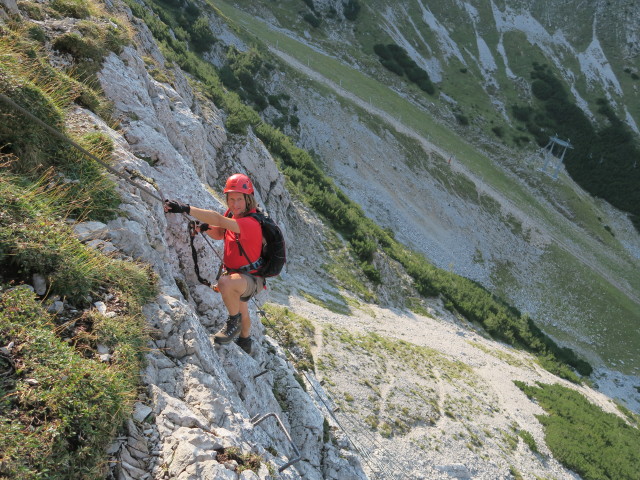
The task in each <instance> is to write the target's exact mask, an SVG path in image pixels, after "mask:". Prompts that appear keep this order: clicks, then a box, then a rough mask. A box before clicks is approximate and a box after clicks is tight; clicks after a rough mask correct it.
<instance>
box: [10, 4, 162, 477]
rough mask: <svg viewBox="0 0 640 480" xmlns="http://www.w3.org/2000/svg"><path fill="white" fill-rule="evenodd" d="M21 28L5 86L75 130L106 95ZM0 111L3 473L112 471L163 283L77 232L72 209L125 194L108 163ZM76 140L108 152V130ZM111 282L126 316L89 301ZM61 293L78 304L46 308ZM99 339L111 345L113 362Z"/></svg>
mask: <svg viewBox="0 0 640 480" xmlns="http://www.w3.org/2000/svg"><path fill="white" fill-rule="evenodd" d="M76 6H78V7H83V5H81V4H80V3H78V4H77V5H76ZM17 28H18V30H15V31H14V30H11V29H10V28H6V29H3V31H2V33H1V34H0V46H1V47H2V52H3V54H2V55H1V56H0V91H2V93H4V94H5V95H7V96H9V97H10V98H12V99H13V100H14V101H16V102H18V103H19V104H21V105H24V106H26V107H28V108H29V110H30V111H32V112H33V113H34V114H36V115H37V116H38V117H39V118H41V119H43V120H45V121H47V122H48V123H49V124H51V125H53V126H54V127H56V128H58V129H60V130H61V131H63V132H64V133H65V134H67V135H71V136H73V135H74V132H69V131H66V130H65V128H64V124H65V116H66V109H67V108H68V107H69V106H71V105H72V104H73V102H74V100H75V101H76V102H79V103H82V102H86V101H89V100H90V101H91V103H92V105H93V106H94V107H99V106H100V105H102V104H103V103H104V99H101V98H100V97H99V94H98V93H97V92H95V91H94V90H92V89H91V88H90V87H87V86H86V85H84V84H82V83H80V82H78V81H76V80H74V79H73V78H71V77H70V76H68V75H66V74H64V73H62V72H60V71H58V70H56V69H54V68H52V67H51V66H50V65H48V63H47V61H46V55H44V52H43V50H41V48H42V46H41V45H40V44H39V43H34V42H33V40H29V37H28V36H27V37H25V36H24V34H25V31H28V29H27V30H21V29H20V28H21V25H17ZM0 119H1V121H0V145H2V152H1V153H0V165H1V170H0V206H1V208H0V272H1V274H0V275H1V277H0V346H2V347H3V349H6V350H3V353H2V354H1V355H0V372H1V375H0V477H1V478H20V479H25V480H31V479H34V480H35V479H40V478H48V479H52V480H58V479H59V480H63V479H65V480H66V479H71V478H73V479H85V478H87V479H88V478H104V477H105V475H106V473H107V472H106V461H107V455H106V447H107V446H108V444H109V443H110V442H111V441H112V439H113V437H114V436H115V435H116V433H117V432H118V431H119V429H121V428H122V425H123V422H124V420H125V419H126V418H127V417H128V416H129V415H130V412H131V407H132V405H133V402H134V401H135V399H136V398H137V393H138V385H139V372H140V370H141V369H142V367H143V359H144V352H145V348H146V343H147V341H148V337H147V334H146V328H145V322H144V317H143V316H142V312H141V309H142V306H143V305H144V304H145V303H147V302H149V301H150V300H151V299H152V298H154V297H155V295H156V292H157V286H156V277H155V275H154V274H153V273H152V271H151V270H150V269H149V267H146V266H142V265H139V264H136V263H133V262H126V261H121V260H116V259H114V258H110V257H106V256H104V255H102V254H101V253H100V252H99V251H96V250H94V249H92V248H90V247H88V246H86V245H83V244H82V243H80V242H79V241H78V240H77V239H76V237H75V235H74V234H73V231H72V229H71V227H70V225H69V224H73V223H74V220H72V219H71V218H70V217H69V216H70V215H73V217H74V218H75V219H87V218H92V219H103V220H106V219H109V218H113V216H114V215H115V213H116V209H117V205H118V203H119V202H120V199H119V198H118V196H117V195H116V192H115V188H114V184H113V183H112V182H111V181H110V180H109V179H108V178H107V177H106V176H105V174H104V171H103V169H102V167H100V166H98V165H97V164H96V163H95V162H94V161H93V160H90V159H87V158H84V157H83V156H81V155H80V154H79V153H78V152H76V151H75V150H73V149H71V148H70V147H69V146H68V145H67V144H65V143H63V142H60V141H58V140H56V139H55V138H54V137H52V136H51V135H50V134H48V133H46V132H43V131H41V130H40V129H39V128H38V127H36V126H34V125H31V124H30V123H29V122H28V121H27V120H25V118H23V117H22V116H21V115H20V114H17V113H16V112H14V111H11V110H8V109H7V108H6V106H5V105H4V104H3V105H2V107H0ZM75 140H76V141H77V142H79V143H81V144H82V145H83V146H84V147H85V148H87V149H88V150H89V151H91V152H92V153H93V154H95V155H96V156H98V157H99V158H102V159H103V160H105V161H109V159H110V156H111V153H112V151H113V145H112V143H111V141H110V140H109V139H108V137H106V136H104V135H102V134H98V133H90V134H87V135H84V136H82V137H75ZM65 180H66V181H65ZM34 274H39V275H41V276H42V277H44V278H45V280H46V282H47V287H48V290H47V292H46V294H45V296H43V297H42V298H38V297H36V296H35V295H34V293H33V292H32V291H31V290H29V289H27V288H25V287H21V286H20V285H22V284H23V283H28V284H30V283H31V282H32V278H33V275H34ZM107 294H108V295H109V298H111V300H109V301H108V302H109V306H110V309H111V311H114V312H116V315H115V316H113V317H105V316H102V315H99V314H98V313H96V312H95V311H91V310H83V309H84V308H86V307H89V306H90V304H91V302H92V301H95V299H98V298H104V299H105V300H106V296H107ZM56 298H60V299H63V300H64V301H66V302H67V305H68V306H69V308H68V309H67V310H65V311H64V313H61V314H59V315H52V314H49V313H47V311H46V310H45V308H46V306H47V305H48V304H49V303H50V302H51V301H53V300H54V299H56ZM71 307H75V308H73V309H72V308H71ZM74 310H75V312H76V313H73V311H74ZM98 345H105V346H107V347H108V348H109V351H110V354H111V357H110V359H109V361H108V362H105V361H102V360H101V359H100V358H99V355H98V353H97V346H98Z"/></svg>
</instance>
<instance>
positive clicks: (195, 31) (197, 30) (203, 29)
mask: <svg viewBox="0 0 640 480" xmlns="http://www.w3.org/2000/svg"><path fill="white" fill-rule="evenodd" d="M190 34H191V44H192V45H193V48H194V49H195V50H196V51H197V52H206V51H207V50H209V48H211V45H212V44H213V42H214V41H215V39H216V37H215V36H214V35H213V32H211V28H210V27H209V21H208V20H207V17H205V16H200V17H198V19H197V20H196V21H195V22H194V24H193V26H192V28H191V30H190Z"/></svg>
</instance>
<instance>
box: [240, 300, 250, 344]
mask: <svg viewBox="0 0 640 480" xmlns="http://www.w3.org/2000/svg"><path fill="white" fill-rule="evenodd" d="M240 313H241V314H242V330H240V336H241V337H244V338H247V337H248V336H249V332H250V331H251V317H250V316H249V304H248V303H247V302H240Z"/></svg>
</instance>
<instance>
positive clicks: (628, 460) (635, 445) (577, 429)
mask: <svg viewBox="0 0 640 480" xmlns="http://www.w3.org/2000/svg"><path fill="white" fill-rule="evenodd" d="M515 384H516V385H517V386H518V387H519V388H520V389H521V390H522V391H523V392H524V393H525V394H526V395H527V396H528V397H529V398H532V399H535V401H536V402H537V403H538V404H539V405H540V406H541V407H542V408H543V409H544V410H545V411H546V412H547V415H538V416H537V417H538V420H539V421H540V423H542V425H543V427H544V432H545V442H546V444H547V446H548V447H549V449H550V450H551V452H552V453H553V456H554V457H555V458H556V459H557V460H559V461H560V462H561V463H562V464H563V465H564V466H565V467H567V468H569V469H571V470H573V471H575V472H576V473H578V474H579V475H580V476H581V477H582V478H584V479H585V480H601V479H609V478H615V479H619V480H631V479H636V478H638V452H640V432H639V431H638V429H637V428H636V427H633V426H631V425H629V424H627V423H626V422H625V421H624V420H623V419H622V418H620V417H618V416H617V415H614V414H612V413H606V412H603V411H602V410H601V409H600V408H599V407H597V406H596V405H594V404H592V403H591V402H589V401H588V400H587V399H586V398H585V397H584V396H583V395H582V394H580V393H579V392H576V391H575V390H572V389H569V388H566V387H564V386H561V385H558V384H556V385H548V384H541V383H538V384H537V386H528V385H526V384H524V383H523V382H515Z"/></svg>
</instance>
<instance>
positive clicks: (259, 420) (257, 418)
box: [251, 412, 302, 473]
mask: <svg viewBox="0 0 640 480" xmlns="http://www.w3.org/2000/svg"><path fill="white" fill-rule="evenodd" d="M269 417H276V420H277V421H278V425H280V428H281V429H282V431H283V432H284V434H285V435H286V436H287V439H288V440H289V442H290V443H291V446H292V447H293V450H294V451H295V452H296V457H295V458H294V459H293V460H291V461H289V462H287V463H285V464H284V465H283V466H282V467H280V468H279V469H278V473H282V472H283V471H285V470H286V469H287V468H289V467H290V466H291V465H293V464H294V463H297V462H299V461H300V460H301V459H302V456H301V455H300V450H298V447H296V444H295V443H293V440H291V436H290V435H289V432H287V429H286V428H285V426H284V423H282V420H280V417H278V415H276V414H275V413H273V412H271V413H266V414H264V415H263V416H261V417H260V414H258V415H256V416H255V417H253V418H252V419H251V423H253V426H254V427H255V426H257V425H259V424H260V423H262V422H263V421H265V420H266V419H267V418H269Z"/></svg>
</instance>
